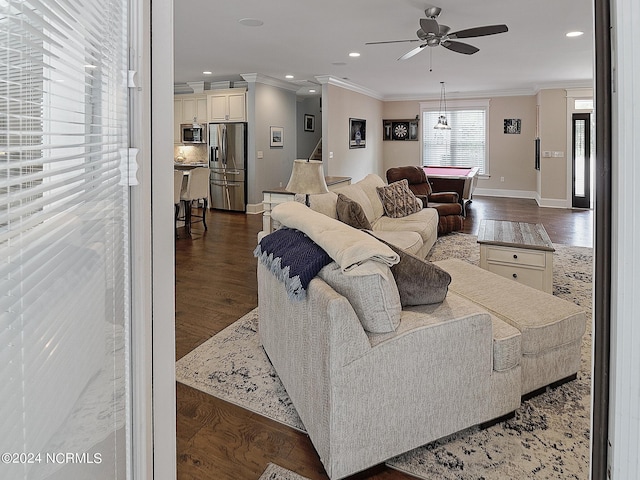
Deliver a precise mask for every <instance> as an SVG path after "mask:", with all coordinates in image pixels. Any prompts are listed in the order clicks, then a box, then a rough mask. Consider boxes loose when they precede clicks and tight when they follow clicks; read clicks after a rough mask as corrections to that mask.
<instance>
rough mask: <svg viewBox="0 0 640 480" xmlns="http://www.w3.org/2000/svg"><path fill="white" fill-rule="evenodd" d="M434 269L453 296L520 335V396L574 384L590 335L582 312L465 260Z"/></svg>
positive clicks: (453, 261)
mask: <svg viewBox="0 0 640 480" xmlns="http://www.w3.org/2000/svg"><path fill="white" fill-rule="evenodd" d="M434 264H436V265H438V266H439V267H441V268H443V269H444V270H446V271H447V272H449V274H450V275H451V284H450V285H449V290H451V291H453V292H455V293H457V294H458V295H460V296H463V297H465V298H467V299H469V300H471V301H472V302H474V303H476V304H478V305H480V306H482V307H484V308H485V309H486V310H488V311H489V312H490V313H492V314H493V315H495V316H497V317H498V318H500V319H501V320H503V321H505V322H506V323H508V324H509V325H512V326H513V327H515V328H516V329H518V330H519V331H520V333H521V335H522V337H521V349H522V360H521V362H520V365H521V370H522V395H525V394H528V393H531V392H534V391H536V390H538V389H540V388H543V387H546V386H547V385H550V384H552V383H555V382H559V381H562V380H565V379H570V378H575V374H576V373H577V372H578V370H579V368H580V347H581V344H582V336H583V335H584V333H585V330H586V314H585V312H584V310H582V308H580V307H579V306H578V305H575V304H573V303H571V302H568V301H566V300H563V299H561V298H558V297H555V296H553V295H551V294H548V293H545V292H542V291H540V290H536V289H534V288H531V287H528V286H526V285H522V284H520V283H517V282H515V281H513V280H510V279H507V278H503V277H501V276H499V275H497V274H495V273H491V272H489V271H487V270H483V269H481V268H480V267H476V266H475V265H471V264H469V263H467V262H465V261H463V260H458V259H449V260H443V261H439V262H434Z"/></svg>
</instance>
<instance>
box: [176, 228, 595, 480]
mask: <svg viewBox="0 0 640 480" xmlns="http://www.w3.org/2000/svg"><path fill="white" fill-rule="evenodd" d="M555 247H556V251H555V253H554V273H553V274H554V292H553V293H554V295H557V296H559V297H561V298H564V299H566V300H569V301H572V302H574V303H576V304H578V305H580V306H582V307H583V308H584V309H585V311H587V333H586V334H585V336H584V339H583V345H582V364H581V369H580V372H578V378H577V380H575V381H573V382H569V383H567V384H565V385H562V386H560V387H558V388H556V389H554V390H550V391H548V392H546V393H543V394H542V395H539V396H537V397H534V398H532V399H531V400H528V401H526V402H524V403H522V405H521V406H520V408H519V409H518V410H517V411H516V416H515V418H513V419H511V420H508V421H505V422H501V423H499V424H497V425H494V426H493V427H491V428H488V429H486V430H479V429H478V428H475V427H474V428H470V429H467V430H464V431H462V432H458V433H456V434H454V435H451V436H449V437H447V438H444V439H440V440H438V441H436V442H432V443H430V444H428V445H425V446H423V447H420V448H417V449H415V450H413V451H411V452H408V453H406V454H404V455H401V456H398V457H395V458H393V459H390V460H389V461H387V465H388V466H389V467H391V468H394V469H397V470H400V471H403V472H406V473H409V474H411V475H414V476H417V477H420V478H425V479H434V478H438V479H443V480H448V479H451V480H454V479H455V480H472V479H473V480H481V479H486V480H489V479H491V480H494V479H495V480H503V479H526V478H534V479H563V480H565V479H581V480H582V479H587V478H589V435H590V431H589V427H590V403H591V398H590V383H591V375H590V372H591V311H592V305H591V288H592V270H593V255H592V253H593V251H592V249H590V248H584V247H570V246H565V245H555ZM479 257H480V253H479V248H478V244H477V243H476V237H475V236H472V235H465V234H450V235H446V236H444V237H442V238H440V239H438V242H437V243H436V245H435V247H434V248H433V249H432V251H431V253H430V256H429V259H431V260H434V261H435V260H443V259H446V258H461V259H463V260H466V261H468V262H470V263H473V264H476V265H477V264H478V263H479ZM257 326H258V312H257V309H255V310H253V311H251V312H249V313H248V314H247V315H245V316H243V317H242V318H241V319H239V320H238V321H236V322H235V323H233V324H232V325H230V326H229V327H227V328H226V329H225V330H223V331H222V332H220V333H218V334H217V335H216V336H214V337H212V338H211V339H209V340H208V341H206V342H205V343H203V344H202V345H200V346H199V347H198V348H196V349H195V350H194V351H192V352H191V353H189V354H188V355H186V356H185V357H183V358H181V359H180V360H179V361H178V362H177V363H176V377H177V379H178V381H179V382H181V383H184V384H186V385H190V386H192V387H194V388H197V389H198V390H202V391H204V392H206V393H209V394H211V395H214V396H216V397H219V398H222V399H224V400H226V401H229V402H231V403H234V404H237V405H240V406H242V407H244V408H247V409H248V410H251V411H253V412H256V413H258V414H261V415H264V416H266V417H269V418H272V419H274V420H277V421H280V422H282V423H284V424H286V425H289V426H291V427H293V428H296V429H298V430H302V431H304V426H303V425H302V422H301V421H300V418H299V417H298V415H297V413H296V411H295V409H294V407H293V405H292V404H291V401H290V400H289V397H288V396H287V393H286V391H285V390H284V388H283V387H282V384H281V383H280V380H279V379H278V376H277V374H276V373H275V371H274V370H273V368H272V367H271V364H270V363H269V361H268V360H267V357H266V355H265V353H264V351H263V350H262V348H261V347H260V345H259V342H258V335H257ZM275 478H277V477H275Z"/></svg>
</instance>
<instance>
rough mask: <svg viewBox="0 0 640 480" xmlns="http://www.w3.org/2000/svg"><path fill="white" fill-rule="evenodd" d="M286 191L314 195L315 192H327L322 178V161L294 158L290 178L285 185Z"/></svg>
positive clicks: (325, 183)
mask: <svg viewBox="0 0 640 480" xmlns="http://www.w3.org/2000/svg"><path fill="white" fill-rule="evenodd" d="M286 189H287V191H289V192H293V193H305V194H307V195H314V194H317V193H327V192H328V191H329V189H328V188H327V182H325V180H324V170H322V162H320V161H318V160H294V161H293V170H292V171H291V178H289V183H287V187H286Z"/></svg>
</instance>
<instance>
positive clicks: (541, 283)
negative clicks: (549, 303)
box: [487, 262, 545, 290]
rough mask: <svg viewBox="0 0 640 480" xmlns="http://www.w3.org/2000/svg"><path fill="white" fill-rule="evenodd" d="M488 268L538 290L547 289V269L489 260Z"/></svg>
mask: <svg viewBox="0 0 640 480" xmlns="http://www.w3.org/2000/svg"><path fill="white" fill-rule="evenodd" d="M487 270H489V271H490V272H493V273H497V274H498V275H500V276H501V277H505V278H511V279H513V280H515V281H516V282H518V283H522V284H524V285H528V286H530V287H533V288H537V289H538V290H545V288H544V287H545V271H544V270H543V269H538V268H526V267H520V266H515V265H505V264H497V263H491V262H487Z"/></svg>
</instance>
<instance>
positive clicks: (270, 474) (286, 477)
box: [258, 463, 309, 480]
mask: <svg viewBox="0 0 640 480" xmlns="http://www.w3.org/2000/svg"><path fill="white" fill-rule="evenodd" d="M258 480H309V479H308V478H307V477H303V476H301V475H298V474H297V473H294V472H292V471H291V470H287V469H286V468H284V467H281V466H280V465H276V464H275V463H270V464H269V465H267V468H265V470H264V472H262V475H260V478H259V479H258Z"/></svg>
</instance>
